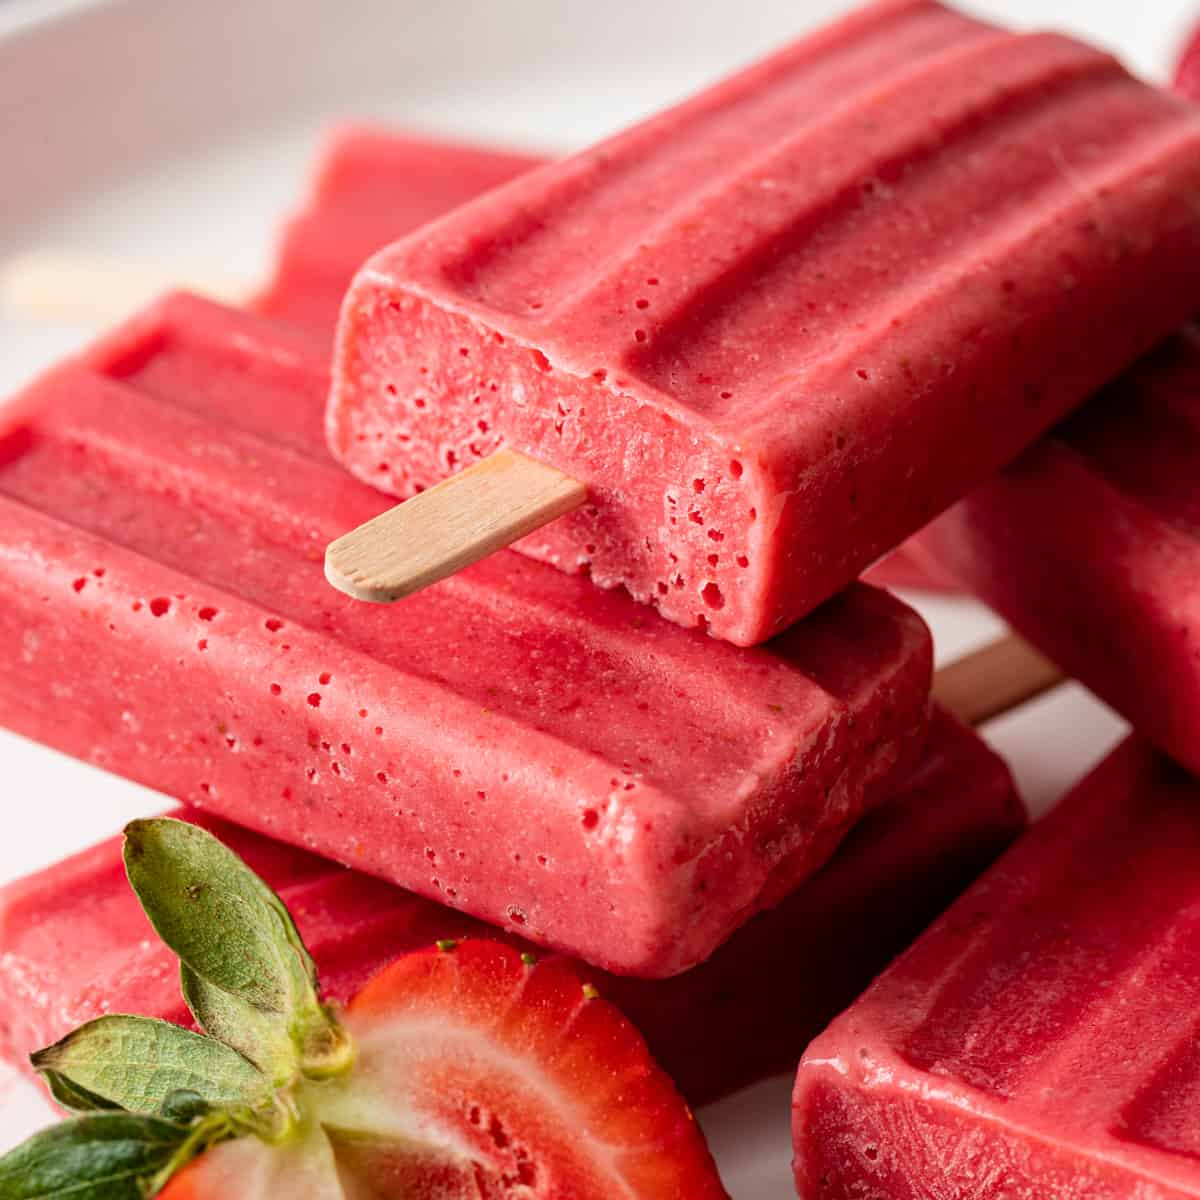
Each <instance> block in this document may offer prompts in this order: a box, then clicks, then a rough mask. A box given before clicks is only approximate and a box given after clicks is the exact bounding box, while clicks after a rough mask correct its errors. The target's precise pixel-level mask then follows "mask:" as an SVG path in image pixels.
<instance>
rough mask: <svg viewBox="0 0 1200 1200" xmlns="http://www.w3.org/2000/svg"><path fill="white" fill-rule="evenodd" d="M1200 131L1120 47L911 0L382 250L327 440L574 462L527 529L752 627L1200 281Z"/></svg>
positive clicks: (833, 573) (919, 518)
mask: <svg viewBox="0 0 1200 1200" xmlns="http://www.w3.org/2000/svg"><path fill="white" fill-rule="evenodd" d="M1198 150H1200V114H1198V113H1196V112H1195V111H1194V110H1193V109H1192V108H1191V107H1190V106H1188V105H1185V104H1184V103H1183V102H1182V101H1180V100H1179V99H1177V98H1175V97H1172V96H1170V95H1167V94H1165V93H1163V92H1159V91H1156V90H1154V89H1152V88H1150V87H1148V86H1146V85H1144V84H1142V83H1140V82H1137V81H1135V80H1134V79H1132V78H1131V77H1130V76H1129V75H1127V74H1126V73H1125V72H1124V70H1123V69H1122V68H1121V67H1120V66H1119V65H1118V64H1117V63H1116V62H1115V61H1113V60H1112V59H1111V58H1109V57H1108V56H1106V55H1104V54H1101V53H1099V52H1098V51H1095V50H1092V49H1090V48H1088V47H1086V46H1084V45H1081V44H1079V43H1077V42H1074V41H1071V40H1069V39H1066V38H1062V37H1058V36H1053V35H1023V36H1017V35H1013V34H1010V33H1007V32H1005V31H1003V30H1000V29H997V28H994V27H992V26H990V25H986V24H984V23H982V22H979V21H975V20H972V19H970V18H968V17H966V16H963V15H960V14H958V13H956V12H953V11H951V10H950V9H947V8H943V7H941V6H940V5H938V4H935V3H932V2H930V0H885V2H883V3H877V4H874V5H871V6H869V7H867V8H865V9H863V10H861V11H860V12H857V13H855V14H853V15H852V16H850V17H848V18H846V19H844V20H842V21H840V22H838V23H837V24H835V25H833V26H831V27H829V28H828V29H826V30H824V31H822V32H820V33H817V34H815V35H813V36H810V37H807V38H804V39H802V40H801V41H799V42H797V43H795V44H794V45H791V46H788V47H786V48H785V49H783V50H782V51H780V52H779V53H777V54H775V55H774V56H772V57H770V58H768V59H766V60H765V61H763V62H761V63H759V64H757V65H755V66H753V67H751V68H749V69H747V70H745V71H743V72H742V73H741V74H738V75H735V76H734V77H733V78H731V79H729V80H727V81H725V82H723V83H721V84H718V85H717V86H716V87H714V88H712V89H710V90H708V91H706V92H703V93H701V94H700V95H699V96H697V97H695V98H693V99H692V100H690V101H688V102H686V103H684V104H682V105H680V106H679V107H677V108H674V109H671V110H670V111H668V112H666V113H664V114H662V115H660V116H658V117H655V118H652V119H651V120H649V121H648V122H646V123H644V124H642V125H639V126H637V127H635V128H634V129H632V130H629V131H627V132H625V133H622V134H619V135H617V136H616V137H615V138H612V139H610V140H609V141H607V142H604V143H601V144H600V145H599V146H597V147H595V148H593V149H590V150H587V151H584V152H583V153H581V154H578V155H575V156H574V157H571V158H569V159H566V160H564V161H563V162H560V163H555V164H551V165H549V166H546V167H543V168H541V169H539V170H537V171H535V172H533V173H531V174H527V175H525V176H522V177H521V178H520V179H518V180H516V181H515V182H513V183H511V184H508V185H506V186H505V187H503V188H500V189H498V190H496V191H493V192H490V193H488V194H487V195H486V196H484V197H481V198H479V199H478V200H476V201H474V202H472V203H470V204H468V205H465V206H463V207H462V208H460V209H458V210H456V211H455V212H454V213H452V214H450V215H448V216H446V217H444V218H442V219H441V220H440V221H436V222H434V223H433V224H432V225H431V226H429V227H428V228H426V229H424V230H422V231H421V232H420V234H419V235H414V236H413V237H411V238H409V239H406V240H404V241H402V242H400V243H398V244H397V245H396V246H394V247H391V248H389V249H387V250H385V251H383V252H381V253H380V254H378V255H376V256H375V257H374V258H373V259H372V260H371V261H370V262H369V263H368V264H367V265H366V266H365V267H364V268H363V270H362V271H361V272H360V274H359V276H358V277H357V279H356V282H355V284H354V285H353V287H352V289H351V292H350V293H349V295H348V297H347V302H346V306H345V308H344V310H343V320H342V322H341V326H340V331H339V335H338V344H337V358H336V366H335V372H334V387H333V392H332V396H331V401H330V409H329V421H328V430H329V438H330V444H331V446H332V448H333V451H334V453H335V455H336V457H338V458H339V459H340V460H341V461H342V462H343V463H345V464H346V465H347V466H348V467H349V468H350V469H351V470H352V471H353V472H354V473H356V474H357V475H359V476H361V477H362V478H364V479H367V480H369V481H370V482H372V483H374V484H375V485H377V486H380V487H382V488H384V489H385V490H388V491H392V492H394V493H396V494H399V495H405V496H407V495H411V494H412V493H413V492H415V491H416V490H417V489H418V488H420V487H423V486H428V485H430V484H433V483H435V482H436V481H438V480H440V479H442V478H443V477H445V476H446V475H448V474H452V473H453V472H455V471H457V470H460V469H461V468H463V467H465V466H467V465H468V464H474V463H477V462H478V460H480V459H483V458H486V457H487V456H488V455H490V454H492V453H493V452H495V451H498V450H500V449H501V448H502V447H503V448H504V449H505V450H506V451H509V452H511V451H515V452H518V453H519V454H520V455H523V456H525V458H527V459H529V460H530V461H533V462H535V463H538V464H542V465H549V466H550V467H553V468H555V469H556V470H557V471H559V472H561V473H562V474H565V475H566V476H567V477H569V478H572V479H574V480H576V481H577V482H579V483H580V484H582V485H583V486H584V487H585V488H586V491H587V498H586V500H585V501H584V502H583V503H582V505H581V506H580V507H579V508H577V509H576V510H575V511H574V512H572V513H570V515H568V516H566V517H564V518H562V519H560V520H557V521H554V522H553V523H552V524H549V525H547V526H545V527H544V528H542V529H539V530H538V531H536V533H534V534H532V535H531V536H529V537H527V538H526V539H525V541H524V542H523V543H522V545H521V549H523V550H525V551H526V552H527V553H529V554H531V555H532V556H534V557H537V558H541V559H543V560H545V561H548V562H551V563H554V564H556V565H558V566H560V567H562V568H565V569H566V570H569V571H576V572H585V573H587V574H589V575H590V577H591V579H592V580H593V581H594V582H596V583H598V584H601V585H602V586H604V587H615V586H617V585H624V586H625V587H626V588H627V589H628V590H629V591H630V592H631V593H632V594H633V595H634V596H635V597H636V598H637V599H639V600H642V601H648V602H651V603H654V604H656V605H657V606H658V607H659V609H660V610H661V611H662V612H663V613H664V615H666V616H668V617H670V618H671V619H672V620H674V621H676V622H678V623H680V624H683V625H689V626H692V625H697V624H699V625H702V626H704V627H706V628H707V629H708V630H709V632H710V633H712V634H714V635H715V636H717V637H720V638H723V639H727V640H730V641H733V642H737V643H739V644H745V645H749V644H754V643H757V642H760V641H762V640H764V639H765V638H768V637H769V636H771V635H772V634H773V633H775V632H777V631H778V630H780V629H782V628H784V627H785V626H786V625H788V624H790V623H791V622H792V621H794V620H795V619H796V618H798V617H800V616H802V615H803V614H804V613H806V612H808V611H810V610H811V609H812V608H813V607H814V606H815V605H817V604H818V603H820V602H821V601H822V600H824V599H825V598H826V597H828V596H829V595H831V594H832V593H834V592H835V591H836V590H837V589H838V588H840V587H842V586H843V585H845V584H846V583H848V582H849V581H850V580H851V579H852V578H853V577H854V576H855V575H857V574H858V573H859V572H861V571H862V570H863V569H865V568H866V567H867V566H868V565H869V564H870V563H871V562H872V561H873V560H874V559H876V558H877V557H879V555H880V554H882V553H883V552H884V551H886V550H888V549H890V548H892V547H893V546H895V545H896V544H898V543H899V542H900V541H901V540H902V539H903V538H904V537H905V536H907V535H908V534H909V533H912V532H913V531H915V530H916V529H917V528H919V527H920V526H921V525H922V524H924V523H925V522H926V521H927V520H929V519H930V518H932V517H933V516H934V515H936V514H937V513H938V512H939V511H940V510H941V509H943V508H945V507H946V506H947V505H948V504H949V503H950V502H952V501H953V500H955V499H957V498H958V496H959V495H961V494H962V493H964V492H965V491H966V490H967V489H968V488H969V487H970V486H971V485H972V484H974V483H976V482H978V481H979V480H980V479H982V478H984V477H985V476H986V475H988V474H989V473H991V472H992V471H993V470H995V469H996V468H997V467H999V466H1000V465H1001V464H1002V463H1003V462H1005V461H1006V460H1007V459H1009V458H1011V457H1013V456H1014V455H1015V454H1016V453H1017V452H1018V451H1019V450H1020V449H1021V448H1023V447H1024V446H1025V445H1026V444H1027V443H1029V442H1030V441H1032V440H1033V438H1034V437H1036V436H1037V435H1038V434H1040V433H1041V432H1043V431H1044V430H1045V429H1047V428H1048V427H1049V426H1050V425H1051V424H1052V423H1053V422H1054V421H1055V420H1057V419H1058V418H1060V417H1061V416H1063V415H1064V414H1065V413H1066V412H1067V411H1068V410H1069V409H1071V408H1072V407H1073V406H1075V405H1076V404H1077V403H1079V402H1080V401H1081V400H1082V399H1084V398H1085V397H1086V396H1087V395H1088V393H1089V392H1091V391H1092V390H1094V389H1095V388H1096V387H1097V386H1098V385H1099V384H1101V383H1102V382H1103V381H1105V380H1106V379H1107V378H1109V377H1110V376H1112V375H1113V374H1115V373H1116V372H1117V371H1118V370H1119V369H1120V368H1121V367H1123V366H1125V365H1127V364H1128V363H1129V362H1131V361H1132V360H1133V359H1134V358H1136V357H1137V355H1138V354H1139V353H1140V352H1142V351H1144V350H1146V349H1148V348H1149V347H1150V346H1151V345H1152V344H1153V343H1154V342H1156V341H1158V340H1159V339H1160V338H1162V337H1163V336H1165V335H1166V334H1167V333H1168V332H1169V331H1170V330H1171V329H1172V328H1173V327H1175V326H1177V325H1178V324H1179V323H1180V322H1181V321H1182V320H1183V319H1184V318H1185V317H1186V316H1187V315H1188V313H1189V312H1190V311H1191V310H1193V309H1194V308H1195V307H1196V305H1197V303H1198V302H1200V214H1198V212H1197V209H1196V206H1195V205H1194V204H1193V203H1192V200H1191V198H1192V196H1194V194H1195V192H1196V190H1197V186H1198V185H1200V154H1198V153H1197V151H1198ZM425 499H426V498H425V497H424V496H422V497H419V501H424V500H425ZM403 511H404V510H403V509H400V510H399V512H398V514H397V519H396V522H395V524H394V526H393V528H392V537H393V539H395V540H397V541H400V540H403V539H404V538H405V537H407V536H409V534H410V533H411V531H409V530H407V529H406V523H405V521H404V519H403V517H402V514H403ZM423 511H427V506H425V505H422V507H421V509H419V510H416V512H415V513H414V518H413V519H414V520H420V519H421V517H420V515H419V514H420V513H421V512H423ZM461 525H462V526H463V527H464V528H465V529H466V533H463V532H462V531H461V530H458V529H456V530H454V531H453V536H451V532H450V531H447V533H446V545H445V547H444V553H445V555H446V558H447V560H449V559H451V558H453V557H454V552H455V551H456V549H457V547H458V543H459V542H460V540H461V539H460V534H461V537H467V536H469V534H470V532H471V527H470V522H469V521H468V520H467V519H466V518H465V517H464V519H463V521H462V522H461ZM524 527H525V526H522V528H524ZM423 533H424V537H423V538H422V541H423V542H428V540H429V533H428V530H427V529H426V530H424V531H423ZM342 553H343V551H342V549H341V548H338V549H334V550H331V559H330V573H331V578H333V579H334V580H335V581H336V582H337V583H338V584H339V586H343V587H346V588H347V589H350V590H354V591H356V593H357V594H360V595H363V596H366V597H368V598H375V599H388V598H392V597H394V596H396V595H399V594H403V593H404V592H405V590H406V589H408V588H410V587H411V586H412V585H413V581H412V577H411V576H410V574H409V573H408V571H407V568H406V566H405V564H403V563H398V564H395V569H390V570H388V571H378V572H374V571H371V570H365V569H363V568H362V566H361V564H360V563H357V562H355V563H347V562H345V561H343V558H342ZM714 559H715V561H714ZM423 577H424V578H427V577H428V573H426V574H425V575H424V576H423Z"/></svg>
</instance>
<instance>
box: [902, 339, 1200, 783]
mask: <svg viewBox="0 0 1200 1200" xmlns="http://www.w3.org/2000/svg"><path fill="white" fill-rule="evenodd" d="M1198 480H1200V331H1198V330H1197V329H1196V328H1195V327H1189V328H1187V329H1185V330H1183V331H1182V332H1181V333H1180V334H1178V335H1177V336H1175V337H1174V338H1172V339H1170V340H1169V341H1168V342H1166V343H1165V344H1164V345H1163V346H1161V347H1160V348H1159V349H1158V350H1156V351H1155V352H1154V353H1153V354H1151V355H1150V356H1149V357H1147V358H1146V359H1145V360H1144V361H1143V362H1141V363H1140V364H1138V366H1137V367H1136V368H1135V369H1133V370H1132V371H1130V372H1127V373H1126V374H1125V375H1124V376H1123V377H1122V378H1121V379H1120V380H1118V381H1117V382H1115V383H1113V384H1111V385H1110V386H1109V387H1108V388H1106V389H1105V390H1104V391H1102V392H1101V393H1100V394H1099V395H1098V396H1097V397H1096V398H1095V399H1093V400H1092V401H1091V402H1090V403H1089V404H1088V405H1087V406H1086V407H1085V408H1083V409H1081V410H1080V411H1079V412H1078V413H1077V414H1075V415H1074V416H1072V417H1071V418H1069V419H1068V420H1067V421H1066V422H1064V423H1063V424H1062V425H1061V426H1059V428H1058V429H1056V430H1055V431H1054V433H1053V434H1052V435H1051V436H1050V437H1047V438H1045V439H1043V440H1042V441H1041V442H1039V443H1038V444H1037V445H1036V446H1034V447H1033V448H1032V449H1031V450H1029V451H1027V452H1026V453H1025V454H1024V455H1022V456H1021V457H1020V458H1019V459H1018V460H1017V461H1016V462H1015V463H1014V464H1013V465H1012V466H1011V467H1009V468H1008V469H1007V470H1005V471H1003V472H1001V473H1000V475H998V476H997V477H996V478H994V479H992V480H989V481H988V482H987V483H985V484H984V485H982V486H981V487H979V488H977V489H976V490H975V491H974V492H972V493H971V495H970V496H968V497H967V499H966V500H964V501H963V502H962V503H961V504H958V505H956V506H955V507H954V508H952V509H951V510H950V511H949V512H948V513H946V514H945V515H944V516H942V517H941V518H939V519H938V520H937V521H935V522H934V523H933V524H932V525H931V526H930V527H929V528H928V529H927V530H925V531H923V532H922V533H921V534H920V535H919V537H918V539H917V540H916V541H915V542H914V543H913V544H912V545H911V546H910V547H909V548H908V552H909V554H910V555H917V556H919V557H921V558H923V559H924V560H926V561H927V562H928V564H929V565H930V566H931V568H933V569H935V570H940V571H943V572H947V573H950V574H952V575H954V576H955V577H957V578H958V579H959V580H960V581H961V582H962V584H963V585H964V586H965V587H966V589H967V590H969V591H973V592H974V593H975V594H976V595H978V596H979V597H980V598H981V599H982V600H984V601H986V602H987V603H988V604H990V605H991V606H992V607H993V608H994V609H996V611H997V612H998V613H1000V615H1001V616H1003V617H1004V619H1005V620H1006V621H1008V622H1009V624H1011V625H1012V626H1013V627H1014V628H1016V629H1017V630H1018V631H1019V632H1020V633H1021V634H1023V635H1024V636H1025V637H1026V638H1027V639H1028V640H1029V641H1031V642H1032V643H1034V645H1036V646H1037V647H1038V648H1039V649H1041V650H1042V651H1043V653H1045V654H1046V655H1048V656H1049V657H1050V658H1052V659H1053V660H1054V661H1055V662H1056V663H1057V664H1058V665H1059V666H1060V667H1062V668H1063V670H1064V671H1065V672H1066V673H1067V674H1068V675H1071V676H1073V677H1075V678H1077V679H1079V680H1080V681H1082V682H1083V683H1084V684H1086V685H1087V686H1088V687H1089V688H1091V689H1092V690H1093V691H1094V692H1096V694H1097V695H1099V696H1100V697H1101V698H1102V699H1103V700H1105V701H1107V702H1108V703H1109V704H1111V705H1112V706H1113V707H1114V708H1115V709H1117V710H1118V711H1119V712H1120V713H1122V714H1123V715H1124V716H1125V717H1127V718H1128V719H1129V720H1130V721H1131V722H1132V723H1133V725H1134V727H1135V728H1136V729H1137V730H1138V731H1139V732H1140V733H1142V734H1144V735H1145V736H1146V737H1148V738H1150V739H1151V740H1153V741H1155V742H1157V743H1158V744H1159V745H1160V746H1162V747H1163V749H1165V750H1167V751H1168V752H1169V753H1171V754H1172V755H1174V756H1175V757H1176V758H1177V759H1179V761H1181V762H1183V763H1185V764H1186V765H1187V766H1189V767H1190V768H1191V769H1192V770H1193V771H1198V772H1200V486H1198V484H1197V481H1198Z"/></svg>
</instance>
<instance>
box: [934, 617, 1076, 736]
mask: <svg viewBox="0 0 1200 1200" xmlns="http://www.w3.org/2000/svg"><path fill="white" fill-rule="evenodd" d="M1064 679H1065V676H1064V675H1063V673H1062V672H1061V671H1060V670H1059V669H1058V668H1057V667H1056V666H1055V665H1054V664H1053V663H1052V662H1051V661H1050V660H1049V659H1048V658H1046V657H1045V656H1044V655H1042V654H1040V653H1039V652H1038V651H1037V650H1035V649H1034V648H1033V647H1032V646H1031V645H1030V644H1029V643H1028V642H1027V641H1025V639H1024V638H1022V637H1019V636H1018V635H1017V634H1015V633H1010V634H1008V635H1007V636H1006V637H1001V638H998V639H997V640H996V641H994V642H990V643H988V645H986V646H984V647H983V648H982V649H980V650H976V651H974V652H973V653H971V654H968V655H966V656H965V657H963V658H960V659H958V660H957V661H955V662H952V663H950V664H949V665H948V666H945V667H943V668H942V669H941V670H940V671H938V672H937V674H936V675H935V676H934V677H933V698H934V699H935V700H936V701H937V702H938V703H939V704H940V705H941V706H942V707H943V708H945V709H948V710H949V711H950V712H952V713H953V714H954V715H955V716H956V717H958V719H959V720H960V721H963V722H964V723H966V724H967V725H982V724H983V723H984V722H985V721H990V720H991V719H992V718H993V717H998V716H1001V715H1003V714H1004V713H1006V712H1010V711H1011V710H1012V709H1014V708H1017V707H1019V706H1020V705H1022V704H1024V703H1025V702H1026V701H1027V700H1032V699H1034V697H1036V696H1040V695H1041V694H1042V693H1043V692H1047V691H1049V690H1050V689H1051V688H1052V687H1055V686H1057V685H1058V684H1060V683H1062V682H1063V680H1064Z"/></svg>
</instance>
